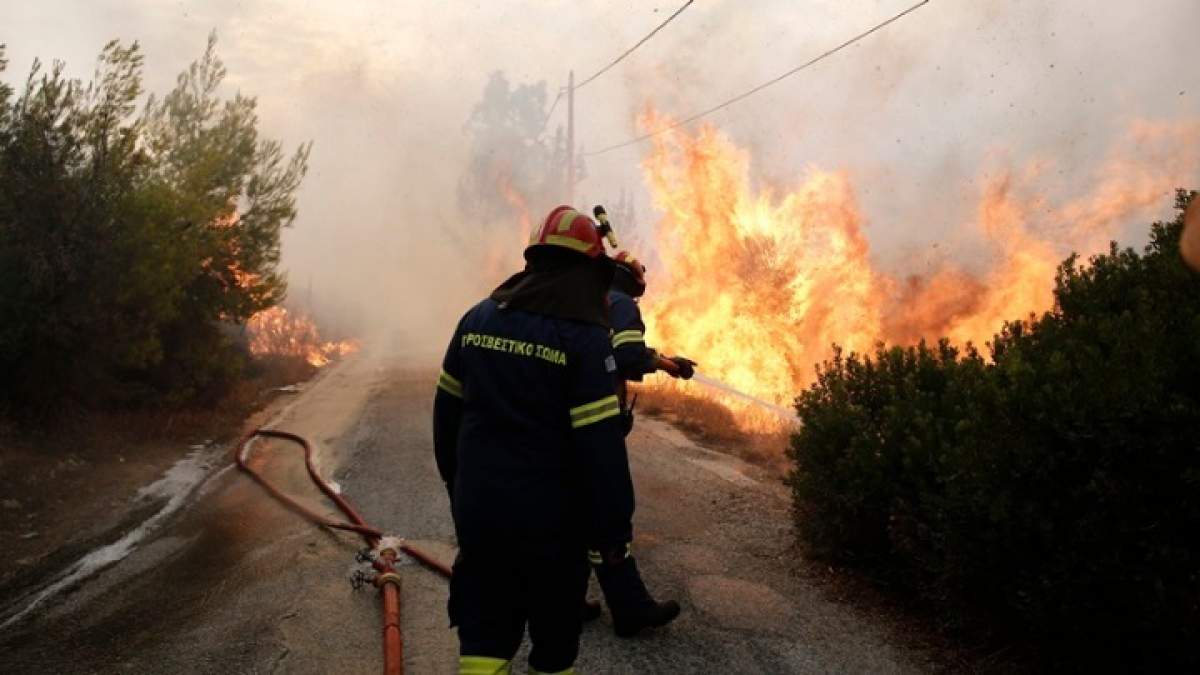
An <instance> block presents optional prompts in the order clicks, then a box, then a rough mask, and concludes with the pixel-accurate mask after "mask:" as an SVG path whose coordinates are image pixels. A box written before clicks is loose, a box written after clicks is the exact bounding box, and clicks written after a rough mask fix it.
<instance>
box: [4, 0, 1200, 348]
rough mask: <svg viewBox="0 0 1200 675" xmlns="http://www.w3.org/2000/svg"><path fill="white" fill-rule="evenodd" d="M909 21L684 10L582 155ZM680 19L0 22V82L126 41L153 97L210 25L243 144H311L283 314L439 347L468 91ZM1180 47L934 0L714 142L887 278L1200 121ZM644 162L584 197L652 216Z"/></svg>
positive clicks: (1169, 26) (574, 64)
mask: <svg viewBox="0 0 1200 675" xmlns="http://www.w3.org/2000/svg"><path fill="white" fill-rule="evenodd" d="M913 1H914V0H812V1H802V0H758V1H735V0H725V1H717V0H698V1H697V2H695V3H694V4H693V5H692V6H691V7H690V8H688V9H687V10H686V11H685V12H684V13H683V14H682V15H681V16H680V17H679V18H678V19H677V20H676V21H675V22H674V23H672V24H671V25H670V26H668V27H667V28H666V29H664V30H663V31H662V32H661V33H659V35H658V36H657V37H655V38H654V39H652V40H651V41H650V42H649V43H647V44H646V45H645V46H644V47H643V48H641V49H639V50H638V51H636V52H635V53H634V54H633V55H632V56H631V57H630V58H629V59H627V60H626V61H624V62H623V63H621V64H620V65H619V66H617V67H616V68H614V69H613V70H612V71H610V72H609V73H607V74H606V75H605V76H604V77H602V78H601V79H599V80H597V81H596V82H594V83H592V84H591V85H589V86H588V87H587V88H585V89H583V90H582V91H580V92H579V96H578V106H579V110H578V118H577V119H578V138H579V140H580V142H581V143H582V144H584V145H585V146H586V147H589V148H597V147H601V146H604V145H607V144H609V143H611V142H614V141H618V140H622V139H624V138H626V137H628V136H630V135H631V134H633V133H634V132H635V131H636V128H635V116H636V113H637V111H638V110H639V109H640V108H641V106H643V105H645V104H646V103H652V104H654V105H656V106H659V107H660V108H662V109H663V110H664V111H665V112H667V113H671V114H677V115H686V114H689V113H691V112H693V111H695V110H697V109H700V108H705V107H708V106H709V105H711V104H713V103H715V102H718V101H720V100H722V99H724V98H727V97H728V96H730V95H732V94H735V93H738V92H740V91H741V90H743V89H746V88H748V87H750V86H752V85H754V84H757V83H758V82H760V81H762V80H764V79H767V78H769V77H771V76H774V75H776V74H778V73H780V72H782V71H784V70H787V69H788V68H790V67H792V66H794V65H796V64H798V63H800V62H803V61H805V60H807V59H808V58H810V57H812V56H814V55H815V54H817V53H820V52H821V51H824V50H825V49H827V48H828V47H830V46H832V45H834V44H837V43H838V42H841V41H842V40H844V39H845V38H847V37H849V36H850V35H852V34H854V33H857V32H859V31H861V30H863V29H865V28H867V27H869V26H871V25H873V24H874V23H877V22H878V21H880V20H882V19H883V18H886V17H887V16H890V15H892V14H895V13H896V12H898V11H900V10H902V9H904V8H905V7H907V6H909V5H910V4H912V2H913ZM679 4H682V3H681V2H675V1H672V2H665V1H659V2H600V1H598V0H586V1H579V0H577V1H572V2H550V1H535V0H522V1H518V2H498V1H497V2H483V1H478V2H405V1H402V0H389V1H388V2H375V1H368V0H341V1H340V2H331V1H320V2H319V1H308V2H301V1H296V0H289V1H286V2H285V1H283V0H245V1H241V2H237V1H234V0H210V1H207V2H169V1H165V0H124V1H117V0H88V1H82V0H80V1H76V2H65V1H61V0H38V1H37V2H17V1H9V2H4V3H3V4H2V6H0V42H5V43H7V44H8V56H9V58H10V69H9V72H8V73H7V74H6V75H5V77H6V79H8V80H9V81H18V80H20V79H21V78H23V77H24V75H25V73H26V72H27V70H28V67H29V64H30V62H31V61H32V59H33V58H34V57H35V56H37V57H41V58H42V59H43V60H51V59H56V58H57V59H62V60H65V61H66V62H67V64H68V69H69V71H70V72H72V73H74V74H78V75H81V76H86V75H87V74H89V73H90V71H91V68H92V64H93V60H94V58H95V55H96V54H97V52H98V51H99V49H100V47H101V46H102V45H103V44H104V42H105V41H107V40H109V39H111V38H122V39H125V40H133V39H136V40H138V41H140V42H141V43H142V45H143V47H144V51H145V55H146V76H147V87H148V89H149V90H151V91H156V92H162V91H165V90H167V89H168V88H169V87H170V86H171V84H172V82H173V80H174V77H175V74H176V73H178V72H179V71H180V70H182V69H183V68H184V67H186V65H187V64H188V63H189V62H190V61H191V60H193V59H194V58H195V57H196V56H198V55H199V54H200V52H201V51H202V49H203V46H204V41H205V38H206V36H207V34H208V32H209V31H210V30H214V29H215V30H216V31H217V33H218V36H219V40H220V42H219V52H220V54H221V56H222V58H223V59H224V60H225V62H226V65H227V67H228V69H229V73H230V78H229V82H228V84H229V86H230V91H232V90H233V89H234V88H236V89H240V90H242V91H243V92H244V93H247V94H251V95H255V96H257V97H258V100H259V104H260V113H261V119H262V130H263V132H264V133H265V134H266V135H268V136H273V137H277V138H281V139H283V140H284V141H285V142H287V143H288V144H289V145H295V144H297V143H299V142H302V141H306V140H310V139H311V140H313V141H314V150H313V155H312V161H311V170H310V173H309V176H308V179H307V181H306V183H305V185H304V187H303V191H302V194H301V198H300V217H299V218H298V220H297V222H296V225H295V228H294V229H293V230H291V231H289V232H288V233H287V234H286V235H285V248H284V259H285V264H286V265H287V266H288V267H289V268H290V269H291V270H292V288H293V293H303V292H306V289H307V287H308V284H309V283H310V280H311V283H312V285H313V287H314V291H313V292H314V294H316V295H318V296H320V297H321V298H323V299H324V300H325V301H326V302H330V301H334V302H340V303H347V304H348V305H359V306H368V305H370V306H373V307H374V306H377V305H378V304H379V303H380V300H381V299H382V298H388V299H391V300H392V304H393V305H394V307H391V308H387V307H385V308H383V309H382V310H381V311H384V312H389V313H391V314H392V315H394V316H399V317H403V318H404V319H405V320H406V321H411V322H416V323H420V322H425V323H430V324H435V325H436V326H435V327H436V331H435V332H441V331H443V330H444V328H445V326H444V323H445V321H446V320H447V317H453V316H457V315H458V313H459V312H460V311H461V310H462V309H463V304H462V303H463V301H464V298H460V297H454V298H452V299H450V300H448V299H447V298H446V297H445V296H443V295H438V294H430V293H427V292H424V291H423V290H422V289H428V288H434V287H442V288H468V287H470V286H471V284H470V283H468V282H469V280H470V276H471V274H472V273H473V272H474V270H472V269H470V268H469V267H468V266H466V265H463V264H458V260H459V259H458V258H456V256H455V255H454V249H455V246H457V245H458V244H456V243H455V241H454V240H453V239H452V238H448V237H445V236H443V234H442V231H443V230H444V229H445V228H446V227H448V224H453V221H454V219H455V218H456V215H455V212H454V209H453V200H454V186H455V183H456V181H457V180H458V176H459V173H460V171H461V167H462V158H463V156H464V153H465V150H466V147H467V144H466V141H467V139H466V137H465V136H464V135H463V132H462V128H463V123H464V121H465V120H466V118H467V116H468V115H469V114H470V110H471V107H472V105H473V104H474V102H475V101H476V100H477V99H478V98H479V95H480V93H481V91H482V88H483V84H484V82H485V81H486V79H487V77H488V74H489V73H490V72H492V71H493V70H496V69H503V70H504V71H506V73H507V74H508V76H509V78H510V80H513V81H518V82H536V81H540V80H546V81H547V83H548V85H549V89H550V92H551V94H553V91H554V90H555V88H556V87H558V86H560V85H561V84H564V83H565V80H566V75H567V70H568V69H569V68H574V69H575V70H576V74H577V76H580V77H582V76H583V75H585V74H588V73H591V72H592V71H594V70H595V69H597V68H598V67H600V66H601V65H603V64H604V63H606V62H607V61H608V60H610V59H611V58H612V57H613V56H615V55H616V54H617V53H619V52H620V51H621V50H623V49H624V48H625V47H626V46H628V45H630V44H632V43H633V42H634V41H636V40H637V39H638V38H640V37H641V36H642V35H643V34H645V33H646V32H647V31H648V30H649V29H650V28H652V27H653V26H654V25H656V24H657V23H658V22H659V21H661V20H662V19H663V18H664V17H665V16H666V15H668V14H669V13H670V12H672V11H674V9H675V8H676V7H677V6H678V5H679ZM1197 26H1200V2H1197V0H1145V1H1143V2H1110V1H1107V0H1103V1H1102V0H1054V1H1048V0H1006V1H1002V0H932V1H931V2H930V3H929V4H928V5H926V6H925V7H923V8H922V9H920V10H919V11H917V12H916V13H915V14H913V15H911V16H910V17H908V18H906V19H904V20H903V21H901V22H899V23H897V24H895V25H893V26H891V27H889V28H887V29H885V30H884V31H882V32H880V33H878V34H876V35H874V36H871V37H870V38H868V39H867V40H865V41H864V42H862V43H861V44H860V45H858V46H855V47H852V48H850V49H847V50H845V51H843V52H842V53H840V54H838V55H836V56H834V57H832V58H831V59H829V60H827V61H825V62H823V63H821V64H819V65H817V66H816V67H814V68H812V69H810V70H808V71H806V72H804V73H801V74H800V75H798V76H796V77H793V78H790V79H788V80H785V81H784V82H782V83H780V84H779V85H776V86H775V87H772V88H771V89H768V90H766V91H764V92H763V93H761V94H759V95H757V96H755V97H752V98H750V99H749V100H746V101H744V102H742V103H740V104H738V105H736V106H734V107H732V108H729V109H727V110H726V111H723V112H721V113H719V114H717V115H715V116H713V117H712V118H711V121H712V123H714V124H716V125H718V126H719V127H721V128H722V129H724V130H725V131H726V132H728V133H729V134H730V135H731V137H732V138H733V139H734V140H735V141H736V142H737V143H738V144H740V145H743V146H745V147H747V148H749V149H750V150H751V151H752V153H753V155H754V162H755V175H756V178H757V179H758V180H760V181H762V183H763V184H773V185H776V186H780V187H783V188H786V187H787V186H788V185H791V184H795V183H796V182H797V180H798V177H799V176H800V175H801V174H802V172H803V171H804V169H805V168H806V167H808V166H819V167H822V168H825V169H841V170H845V171H847V172H849V173H850V175H851V176H852V178H853V180H854V184H855V186H856V190H857V192H858V196H859V198H860V201H861V204H862V207H863V211H864V214H865V217H866V220H867V225H866V227H867V232H868V236H869V238H870V240H871V243H872V250H873V251H874V252H875V255H876V256H877V257H878V258H880V260H881V261H883V262H884V263H885V264H887V261H889V260H893V259H895V258H897V257H901V258H902V257H903V256H904V255H907V252H909V251H912V250H916V249H917V248H920V247H921V246H926V245H928V244H929V243H930V242H932V241H937V240H940V239H944V238H951V239H953V237H954V234H955V232H956V231H957V230H958V229H959V228H960V227H961V225H962V222H963V221H964V220H965V219H968V218H970V215H971V212H972V209H973V208H974V205H975V203H976V201H977V199H978V181H979V179H980V177H981V176H982V175H984V174H985V173H987V172H989V171H997V170H1003V169H1004V168H1006V167H1020V166H1021V165H1023V164H1024V163H1026V162H1029V161H1034V160H1041V161H1050V162H1053V163H1054V165H1055V166H1056V167H1057V170H1056V171H1054V172H1051V173H1050V174H1049V175H1050V176H1052V177H1053V178H1048V179H1047V181H1048V184H1047V191H1048V193H1049V194H1051V195H1059V196H1062V197H1064V198H1065V197H1070V196H1071V195H1072V194H1075V193H1078V192H1082V191H1086V190H1087V189H1088V187H1089V185H1090V184H1091V183H1092V182H1093V181H1094V176H1093V171H1094V169H1095V167H1096V166H1097V165H1098V163H1099V162H1100V161H1101V160H1102V159H1103V158H1104V157H1105V156H1107V154H1108V153H1109V151H1110V148H1111V147H1112V146H1113V144H1114V143H1117V142H1118V141H1119V139H1121V138H1122V137H1123V136H1124V135H1125V134H1126V131H1127V130H1128V129H1129V127H1130V125H1131V124H1132V123H1133V122H1134V121H1136V120H1140V119H1149V120H1163V121H1178V120H1189V119H1196V118H1197V117H1200V69H1198V68H1197V67H1196V64H1198V63H1200V34H1198V33H1197V28H1196V27H1197ZM563 111H564V106H560V108H559V110H558V112H557V113H556V119H555V120H554V121H553V122H552V123H551V127H553V125H555V124H558V123H560V122H561V120H562V117H561V115H562V112H563ZM644 151H645V146H644V145H642V146H638V147H633V148H628V149H625V150H621V151H617V152H613V153H610V154H608V155H604V156H601V157H595V158H592V159H590V160H589V174H590V177H589V178H588V180H587V181H586V182H585V184H584V185H583V186H581V192H582V193H583V194H584V195H586V196H588V197H591V198H600V197H607V196H610V195H615V194H616V192H617V191H618V190H619V189H620V188H621V187H626V188H628V189H631V190H634V191H635V194H636V195H637V197H638V199H639V201H640V203H641V204H642V205H643V209H642V213H643V218H644V219H646V220H650V219H652V214H651V213H650V212H649V197H648V195H647V193H646V192H645V188H644V187H642V182H641V176H640V170H639V168H638V161H639V159H640V157H641V153H642V152H644ZM1194 178H1195V180H1194V181H1193V185H1200V176H1195V177H1194ZM1166 212H1167V203H1166V202H1165V201H1164V205H1163V210H1162V212H1161V215H1166ZM967 254H968V252H967V251H964V252H963V255H967ZM518 263H519V261H515V260H514V261H513V265H514V267H516V266H517V265H518ZM367 288H370V289H375V290H374V291H373V292H372V293H370V294H369V296H368V295H367V294H365V293H364V290H363V289H367ZM401 299H402V300H403V302H401V301H400V300H401Z"/></svg>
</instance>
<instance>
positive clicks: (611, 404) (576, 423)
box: [571, 394, 621, 429]
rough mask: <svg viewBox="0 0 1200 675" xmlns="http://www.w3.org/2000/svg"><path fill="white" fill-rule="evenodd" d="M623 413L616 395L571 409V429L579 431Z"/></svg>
mask: <svg viewBox="0 0 1200 675" xmlns="http://www.w3.org/2000/svg"><path fill="white" fill-rule="evenodd" d="M620 413H621V404H620V402H618V401H617V397H616V395H615V394H614V395H612V396H605V397H604V398H602V399H600V400H599V401H593V402H591V403H585V404H583V405H581V406H578V407H575V408H571V428H572V429H578V428H579V427H585V426H587V425H589V424H594V423H596V422H599V421H600V420H606V419H608V418H610V417H614V416H616V415H619V414H620Z"/></svg>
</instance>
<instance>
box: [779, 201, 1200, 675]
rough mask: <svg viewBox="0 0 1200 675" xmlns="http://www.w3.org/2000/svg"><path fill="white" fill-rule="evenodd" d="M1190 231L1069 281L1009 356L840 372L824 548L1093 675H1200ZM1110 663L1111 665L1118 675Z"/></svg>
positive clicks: (809, 499) (799, 483)
mask: <svg viewBox="0 0 1200 675" xmlns="http://www.w3.org/2000/svg"><path fill="white" fill-rule="evenodd" d="M1194 196H1195V193H1190V194H1189V193H1184V192H1182V191H1181V192H1180V194H1179V198H1178V202H1177V206H1178V208H1179V209H1180V217H1179V218H1177V219H1175V220H1174V221H1172V222H1166V223H1162V222H1160V223H1155V224H1154V225H1153V226H1152V228H1151V236H1150V243H1149V245H1148V246H1147V247H1146V248H1145V250H1144V251H1143V252H1142V253H1141V254H1139V253H1137V252H1135V251H1133V250H1131V249H1120V248H1118V247H1117V246H1116V245H1115V244H1114V245H1112V247H1111V249H1110V250H1109V251H1108V253H1106V254H1104V255H1099V256H1096V257H1094V258H1092V259H1091V260H1090V261H1088V264H1086V265H1081V264H1080V263H1079V261H1078V260H1077V258H1075V257H1074V256H1073V257H1071V258H1069V259H1067V260H1066V261H1065V262H1064V263H1063V264H1062V265H1061V266H1060V268H1059V271H1058V276H1057V281H1056V290H1055V297H1056V306H1055V308H1054V309H1053V311H1051V312H1048V313H1046V314H1045V315H1044V316H1042V317H1040V318H1038V319H1036V320H1033V321H1029V322H1017V323H1011V324H1008V325H1007V326H1005V327H1004V330H1003V331H1002V332H1001V333H1000V334H999V335H997V336H996V338H995V341H994V343H993V344H992V351H991V357H992V358H991V360H986V359H984V358H983V357H981V356H980V355H979V354H977V353H975V352H974V351H973V350H970V349H968V350H966V351H965V352H960V351H958V350H956V349H954V348H953V347H951V346H950V345H949V344H948V343H945V342H942V343H940V344H938V345H936V346H932V347H931V346H927V345H924V344H921V345H918V346H915V347H908V348H901V347H893V348H884V347H882V346H880V347H879V348H878V349H877V350H876V351H875V353H874V354H873V355H871V356H858V355H853V354H851V355H849V356H845V355H842V354H838V355H837V356H836V357H835V358H834V359H833V360H832V361H830V362H828V363H826V364H825V365H824V367H823V368H822V369H821V373H820V377H819V379H818V382H817V383H816V384H815V385H814V386H813V387H812V388H811V389H809V390H807V391H805V392H803V393H802V394H801V395H800V397H799V398H798V400H797V408H798V411H799V414H800V417H801V419H802V421H803V428H802V429H801V430H800V431H799V432H798V433H797V435H796V436H795V437H794V439H793V445H792V449H791V453H790V455H791V457H792V459H793V460H794V461H795V468H794V470H793V472H792V473H791V475H790V476H789V483H790V485H791V487H792V489H793V491H794V495H795V505H796V515H797V526H798V528H799V531H800V532H801V534H802V535H803V536H804V538H805V539H806V540H807V541H808V542H809V543H810V544H811V545H812V546H813V547H814V550H815V551H817V552H819V553H821V554H823V555H826V556H829V557H832V558H834V559H838V560H841V561H844V562H847V563H850V564H853V565H857V566H860V567H863V568H865V569H868V570H870V571H871V572H872V573H873V574H874V575H876V576H877V577H878V578H882V579H886V580H888V581H889V582H891V583H893V584H897V585H899V586H901V587H904V588H908V589H912V590H915V591H916V592H917V593H919V594H920V595H922V596H923V597H925V598H927V599H929V600H931V601H932V602H933V603H934V604H935V605H936V606H938V607H941V608H943V609H945V610H947V616H948V617H956V618H961V617H963V616H974V617H976V618H979V617H983V618H984V619H986V621H987V622H989V623H990V624H991V625H1004V626H1006V627H1007V628H1008V629H1009V630H1010V631H1013V632H1018V633H1023V634H1024V635H1025V636H1026V637H1027V638H1029V639H1031V640H1033V641H1034V642H1035V643H1041V644H1042V645H1043V646H1045V647H1047V648H1048V649H1051V650H1053V651H1054V652H1057V653H1058V654H1059V655H1066V656H1068V657H1069V658H1070V659H1071V662H1072V663H1074V664H1075V665H1076V666H1079V664H1081V663H1083V661H1080V660H1079V659H1081V658H1086V659H1092V658H1099V659H1108V658H1114V657H1116V658H1124V659H1128V660H1127V661H1125V662H1124V664H1123V665H1124V667H1132V668H1135V669H1146V668H1150V669H1156V668H1162V667H1165V666H1169V665H1170V666H1177V665H1179V664H1181V663H1187V664H1191V665H1193V666H1194V665H1195V663H1196V661H1197V659H1198V656H1197V648H1196V645H1197V644H1200V642H1198V640H1200V538H1198V537H1197V536H1196V533H1197V532H1200V454H1198V452H1200V446H1198V445H1197V443H1198V439H1200V277H1198V276H1197V275H1196V274H1195V273H1193V272H1191V271H1189V270H1188V269H1187V268H1185V267H1184V266H1183V264H1182V262H1181V261H1180V258H1179V251H1178V241H1179V234H1180V231H1181V228H1182V213H1183V208H1184V207H1185V205H1186V204H1187V202H1188V201H1189V200H1190V199H1192V198H1193V197H1194ZM1112 664H1113V662H1111V661H1110V662H1109V663H1108V665H1112Z"/></svg>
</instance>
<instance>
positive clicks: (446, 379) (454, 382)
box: [438, 370, 463, 398]
mask: <svg viewBox="0 0 1200 675" xmlns="http://www.w3.org/2000/svg"><path fill="white" fill-rule="evenodd" d="M438 389H441V390H442V391H444V392H446V393H447V394H450V395H451V396H453V397H455V398H462V397H463V395H462V382H459V381H458V378H456V377H454V376H453V375H451V374H450V373H447V372H446V371H444V370H443V371H442V374H441V375H440V376H439V377H438Z"/></svg>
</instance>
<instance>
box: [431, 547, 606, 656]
mask: <svg viewBox="0 0 1200 675" xmlns="http://www.w3.org/2000/svg"><path fill="white" fill-rule="evenodd" d="M519 548H521V547H520V546H519V545H517V546H512V545H510V546H506V547H504V548H500V549H498V548H495V547H488V548H487V549H486V550H482V551H481V550H470V549H463V550H461V551H460V552H459V555H458V558H457V559H456V560H455V561H454V576H453V577H451V579H450V603H449V610H450V625H451V626H457V627H458V641H459V653H460V654H461V655H462V656H464V657H491V658H496V659H504V660H509V659H512V658H513V656H514V655H515V654H516V653H517V650H518V649H519V648H520V646H521V640H522V638H523V637H524V634H525V628H526V626H527V625H528V628H529V639H530V642H532V644H533V647H532V649H531V650H530V652H529V665H530V667H532V668H533V669H534V670H536V671H540V672H543V673H556V672H559V671H563V670H566V669H568V668H570V667H571V666H572V665H573V664H574V663H575V657H576V656H578V655H579V634H580V632H581V630H582V620H581V617H580V613H579V599H580V598H582V597H583V596H584V594H585V593H586V592H587V583H588V575H589V569H588V561H587V551H586V549H585V548H583V547H579V548H574V547H561V548H556V549H549V550H540V551H521V550H514V549H519Z"/></svg>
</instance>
